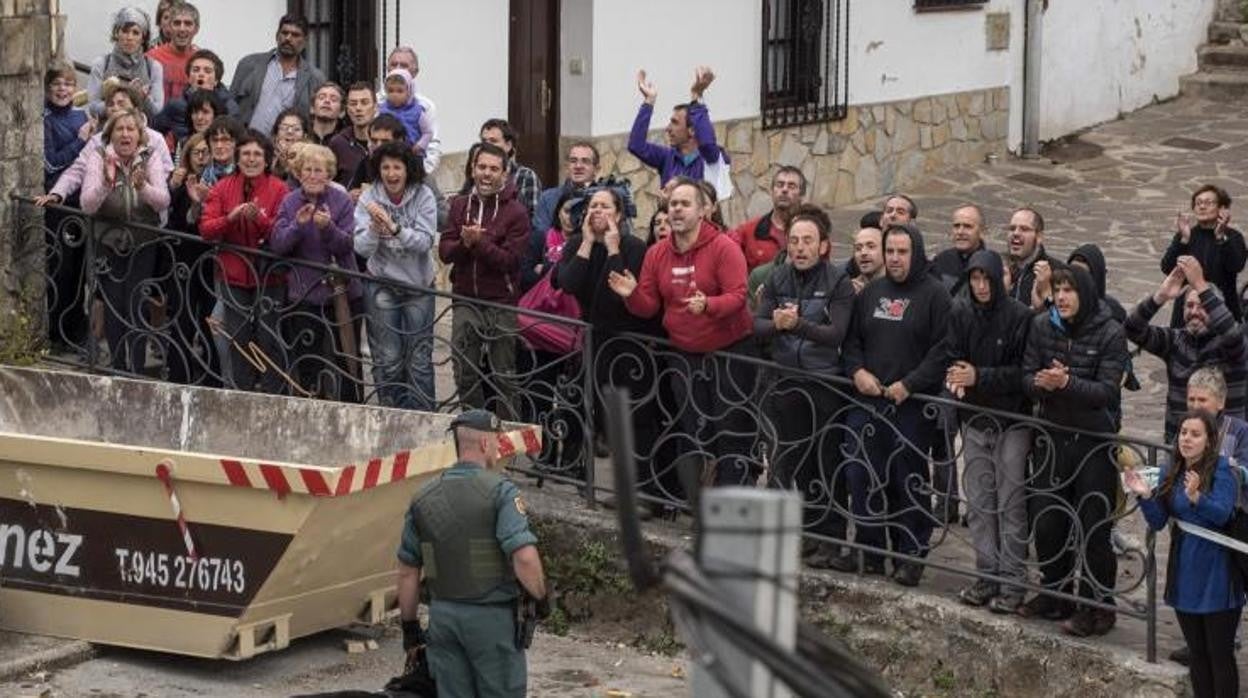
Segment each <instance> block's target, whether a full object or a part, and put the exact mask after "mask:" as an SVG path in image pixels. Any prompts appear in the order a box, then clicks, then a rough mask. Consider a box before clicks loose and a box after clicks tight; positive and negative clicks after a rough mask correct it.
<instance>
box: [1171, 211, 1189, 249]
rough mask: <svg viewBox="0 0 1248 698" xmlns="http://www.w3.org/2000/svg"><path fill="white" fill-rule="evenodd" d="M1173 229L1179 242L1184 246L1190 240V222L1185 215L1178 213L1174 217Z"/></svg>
mask: <svg viewBox="0 0 1248 698" xmlns="http://www.w3.org/2000/svg"><path fill="white" fill-rule="evenodd" d="M1174 229H1175V230H1176V231H1178V233H1179V242H1181V243H1183V244H1184V245H1186V244H1187V243H1189V242H1191V240H1192V220H1191V219H1190V218H1188V216H1187V214H1186V213H1183V212H1182V211H1179V215H1177V216H1175V217H1174Z"/></svg>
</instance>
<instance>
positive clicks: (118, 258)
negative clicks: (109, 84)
mask: <svg viewBox="0 0 1248 698" xmlns="http://www.w3.org/2000/svg"><path fill="white" fill-rule="evenodd" d="M83 157H84V158H85V162H84V165H85V174H84V178H83V182H82V197H81V202H82V210H84V211H86V212H87V213H90V214H94V215H95V216H96V217H97V218H98V219H99V221H98V222H97V223H96V225H95V228H94V230H95V234H96V240H97V242H98V243H99V245H98V247H97V250H98V253H99V254H101V255H103V256H104V258H105V261H106V262H107V264H106V266H105V267H104V268H103V269H102V270H100V271H97V275H98V276H97V281H98V282H99V288H100V293H101V295H102V296H103V299H104V306H105V310H104V334H105V336H106V337H107V338H108V347H109V351H110V352H111V353H112V364H113V368H115V369H118V370H121V371H129V372H131V373H142V372H143V367H144V364H145V362H146V356H145V354H146V346H147V339H148V333H149V332H150V331H151V330H152V326H151V324H150V323H149V322H148V321H147V319H146V318H145V317H144V312H145V311H144V308H143V305H144V303H143V299H144V298H158V297H159V295H160V288H159V284H155V283H154V281H153V280H152V272H153V270H154V268H155V264H156V247H157V243H156V239H157V237H158V236H159V234H160V231H159V230H158V229H157V228H156V226H158V225H160V216H161V213H162V212H163V211H164V210H165V209H167V208H169V188H168V186H166V184H165V176H164V167H163V165H162V164H161V163H160V161H159V159H158V158H155V157H152V150H151V148H150V147H149V144H148V135H147V130H146V129H145V128H144V119H143V116H142V115H141V114H139V112H138V111H137V110H135V109H125V110H122V111H119V112H117V113H115V114H114V115H113V116H112V117H111V118H109V120H108V123H106V124H105V125H104V130H103V138H102V140H101V144H100V146H99V147H95V148H91V149H89V150H86V151H84V152H83ZM97 268H98V267H97ZM145 285H150V286H151V288H145V287H144V286H145Z"/></svg>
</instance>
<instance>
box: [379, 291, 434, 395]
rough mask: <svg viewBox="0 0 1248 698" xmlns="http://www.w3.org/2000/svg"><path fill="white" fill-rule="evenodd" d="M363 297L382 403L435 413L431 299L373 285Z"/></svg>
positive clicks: (422, 294)
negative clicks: (366, 308) (366, 306)
mask: <svg viewBox="0 0 1248 698" xmlns="http://www.w3.org/2000/svg"><path fill="white" fill-rule="evenodd" d="M365 298H367V300H368V345H369V347H370V349H371V351H372V354H373V382H375V383H376V384H377V399H378V401H380V402H381V404H382V405H384V406H386V407H399V408H403V409H409V410H423V411H426V412H432V411H433V409H434V403H435V402H436V400H435V398H434V390H433V321H434V317H433V315H434V297H433V295H432V294H429V293H421V292H419V291H411V290H408V289H405V288H399V287H396V286H389V285H386V284H381V283H377V282H369V284H368V289H367V293H366V295H365Z"/></svg>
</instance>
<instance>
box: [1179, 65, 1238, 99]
mask: <svg viewBox="0 0 1248 698" xmlns="http://www.w3.org/2000/svg"><path fill="white" fill-rule="evenodd" d="M1179 87H1180V89H1181V90H1182V92H1183V95H1184V96H1187V97H1201V98H1204V99H1210V100H1214V101H1222V102H1229V101H1235V100H1241V99H1245V98H1248V71H1244V72H1240V71H1232V70H1218V71H1201V72H1199V73H1194V74H1192V75H1185V76H1183V77H1181V78H1179Z"/></svg>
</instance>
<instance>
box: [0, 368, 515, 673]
mask: <svg viewBox="0 0 1248 698" xmlns="http://www.w3.org/2000/svg"><path fill="white" fill-rule="evenodd" d="M450 420H451V416H450V415H442V414H434V413H426V412H413V411H405V410H393V409H383V408H376V407H365V406H359V405H347V404H342V403H334V402H324V401H315V400H304V399H294V398H282V397H273V396H268V395H260V394H255V393H242V392H235V391H224V390H214V389H206V388H196V387H188V386H180V385H171V384H165V383H157V382H151V381H136V380H127V379H119V378H108V377H99V376H88V375H83V374H76V373H67V372H58V371H44V370H38V369H20V368H0V627H3V628H5V629H8V630H16V631H21V632H30V633H41V634H48V635H58V636H64V637H74V638H80V639H85V640H90V641H92V642H100V643H105V644H112V645H123V646H128V647H140V648H145V649H153V650H161V651H165V652H175V653H178V654H187V655H193V656H199V657H223V658H229V659H246V658H248V657H251V656H254V655H256V654H258V653H261V652H266V651H272V650H277V649H282V648H284V647H286V646H287V644H289V642H290V639H291V638H295V637H300V636H303V635H308V634H311V633H315V632H319V631H322V630H326V629H329V628H334V627H340V626H343V625H347V624H350V623H353V622H365V623H370V622H371V623H376V622H380V621H381V620H382V619H383V618H384V616H385V614H386V612H387V611H388V610H389V609H391V608H392V606H393V602H394V591H393V589H394V569H395V562H394V560H395V549H396V547H397V544H398V539H399V531H400V527H401V526H402V523H403V516H404V513H405V511H406V508H407V504H408V502H409V500H410V499H411V497H412V495H413V494H414V493H415V491H416V490H417V488H419V486H420V485H421V483H422V482H424V481H425V480H426V479H428V477H429V476H430V475H432V474H434V473H436V472H438V471H440V470H442V469H444V468H446V467H449V466H450V464H451V463H453V462H454V460H455V449H454V444H453V442H452V441H451V439H450V436H449V434H448V433H447V427H448V426H449V424H450ZM509 426H510V427H511V430H510V431H508V432H506V433H505V434H502V435H500V437H499V442H500V452H501V453H502V454H503V455H516V454H520V453H526V452H527V453H536V452H537V450H539V449H540V441H539V439H540V430H538V429H536V428H534V427H532V426H528V425H509ZM162 467H163V469H162ZM179 506H180V511H181V514H182V516H181V523H180V521H179V517H178V515H177V514H176V513H175V512H176V511H178V509H177V507H179Z"/></svg>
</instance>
